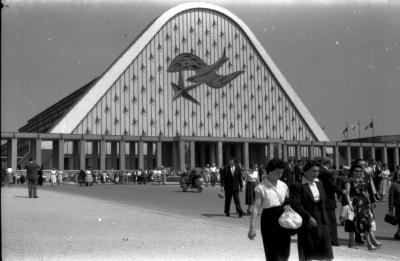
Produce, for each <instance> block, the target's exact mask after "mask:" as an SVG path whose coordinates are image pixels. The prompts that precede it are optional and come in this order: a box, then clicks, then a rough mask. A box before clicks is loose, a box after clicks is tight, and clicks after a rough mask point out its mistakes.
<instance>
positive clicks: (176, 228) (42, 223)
mask: <svg viewBox="0 0 400 261" xmlns="http://www.w3.org/2000/svg"><path fill="white" fill-rule="evenodd" d="M217 191H218V190H217V188H205V190H204V192H203V193H201V194H200V193H195V192H186V193H183V192H181V190H180V188H179V187H178V186H177V185H174V184H169V185H166V186H157V185H156V186H153V185H146V186H144V185H135V184H129V185H114V184H109V185H97V186H93V187H79V186H77V185H72V184H71V185H64V186H61V187H50V186H48V185H47V184H46V186H45V187H43V188H39V196H40V198H39V199H29V198H27V188H26V187H25V186H16V187H3V188H2V189H1V198H2V199H1V203H2V208H1V211H2V212H1V215H2V224H1V225H2V257H3V260H264V253H263V248H262V242H261V235H260V232H259V226H257V237H256V239H255V240H254V241H251V240H249V239H248V238H247V232H248V224H249V217H248V216H245V217H243V218H242V219H239V218H236V215H235V214H234V213H232V215H231V217H230V218H226V217H225V216H224V215H223V213H222V208H223V202H222V201H221V199H218V198H217V196H216V194H217ZM242 194H244V193H242ZM242 196H243V195H242ZM242 202H244V201H242ZM386 204H387V202H380V203H379V204H378V207H377V210H378V211H379V212H382V211H384V209H385V208H384V205H386ZM232 211H233V207H232V209H231V212H232ZM382 219H383V215H382ZM379 228H380V229H379ZM392 234H393V233H392V228H391V227H388V226H386V225H385V224H384V223H383V222H380V221H378V232H377V236H378V238H379V239H380V240H381V241H382V242H383V243H384V246H383V247H382V248H380V249H378V250H377V251H374V252H370V251H367V250H366V247H364V246H360V248H359V249H348V248H347V246H345V245H343V246H340V247H335V248H334V255H335V260H354V261H355V260H374V261H378V260H400V250H399V248H398V246H399V242H398V241H394V240H392V239H391V237H392ZM339 236H340V238H341V241H342V242H343V243H345V242H346V240H345V239H346V234H345V233H344V232H343V227H339ZM297 259H298V257H297V249H296V238H295V237H293V238H292V248H291V255H290V260H297Z"/></svg>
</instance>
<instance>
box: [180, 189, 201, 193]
mask: <svg viewBox="0 0 400 261" xmlns="http://www.w3.org/2000/svg"><path fill="white" fill-rule="evenodd" d="M174 192H184V193H201V192H199V191H197V190H186V191H183V190H174Z"/></svg>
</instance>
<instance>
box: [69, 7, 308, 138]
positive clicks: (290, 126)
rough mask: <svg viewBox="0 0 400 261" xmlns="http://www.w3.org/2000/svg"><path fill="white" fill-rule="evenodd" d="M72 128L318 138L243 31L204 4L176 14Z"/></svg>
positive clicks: (170, 134)
mask: <svg viewBox="0 0 400 261" xmlns="http://www.w3.org/2000/svg"><path fill="white" fill-rule="evenodd" d="M183 54H186V55H183ZM181 57H182V59H180V58H181ZM73 133H91V134H113V135H123V134H125V135H132V136H140V135H145V136H158V135H164V136H167V137H174V136H176V135H182V136H212V137H247V138H274V139H286V140H315V137H314V135H313V134H312V132H311V131H310V129H309V127H308V125H307V124H306V123H305V122H304V120H303V118H302V117H301V116H300V114H299V112H298V111H297V109H296V108H295V106H294V105H293V103H292V102H291V101H290V98H289V97H288V96H287V95H286V93H285V92H284V91H283V89H282V88H281V87H280V84H279V82H278V81H277V80H276V79H275V77H274V75H272V74H271V71H270V70H269V68H268V65H267V64H266V62H265V61H264V60H263V59H262V58H261V57H260V55H259V54H258V53H257V51H256V49H255V48H254V47H253V45H252V43H251V42H250V41H249V39H248V37H247V36H246V35H245V34H244V32H243V31H242V30H241V29H240V28H239V27H238V26H237V25H236V24H235V23H233V22H232V21H231V20H230V19H229V18H227V17H226V16H225V15H223V14H221V13H218V12H215V11H212V10H205V9H193V10H189V11H185V12H182V13H180V14H179V15H177V16H175V17H173V18H171V19H170V20H169V21H168V22H167V23H166V24H165V25H164V26H163V27H162V28H161V29H160V30H159V31H158V33H157V34H156V35H155V36H154V37H153V39H152V40H151V41H150V42H149V43H148V44H147V46H146V47H145V48H144V49H143V50H142V51H141V52H140V54H139V55H138V56H137V57H133V58H132V62H131V64H130V65H129V67H128V68H126V69H125V71H124V72H123V73H122V74H121V75H120V77H119V78H118V79H116V81H115V82H114V84H113V85H112V86H110V88H109V90H108V92H107V93H106V94H105V95H104V96H103V97H102V98H101V99H100V100H99V101H98V102H97V104H96V106H94V107H93V108H92V110H91V111H90V112H89V113H88V115H87V116H86V117H85V118H84V120H82V122H81V123H80V124H79V126H78V127H77V128H76V129H75V130H74V131H73Z"/></svg>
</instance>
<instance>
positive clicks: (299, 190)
mask: <svg viewBox="0 0 400 261" xmlns="http://www.w3.org/2000/svg"><path fill="white" fill-rule="evenodd" d="M303 171H304V176H303V178H302V183H297V182H296V183H294V184H293V185H292V186H291V187H290V201H291V206H292V208H293V209H294V210H295V211H296V212H297V213H299V215H300V216H301V217H302V218H303V224H302V226H301V227H300V229H299V230H298V242H297V244H298V251H299V260H331V259H332V258H333V251H332V246H331V238H330V234H329V224H328V222H329V219H328V218H327V214H326V210H325V201H326V194H325V191H324V187H323V185H322V183H321V182H320V181H319V180H318V179H317V176H318V174H319V165H318V164H317V162H316V161H308V162H307V163H306V164H305V165H304V167H303Z"/></svg>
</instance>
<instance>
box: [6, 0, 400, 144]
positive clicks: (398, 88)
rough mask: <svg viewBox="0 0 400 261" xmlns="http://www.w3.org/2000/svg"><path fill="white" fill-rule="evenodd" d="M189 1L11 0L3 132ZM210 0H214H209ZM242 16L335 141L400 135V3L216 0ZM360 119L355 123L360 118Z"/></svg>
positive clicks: (101, 67)
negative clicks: (178, 6)
mask: <svg viewBox="0 0 400 261" xmlns="http://www.w3.org/2000/svg"><path fill="white" fill-rule="evenodd" d="M183 2H187V1H179V0H172V1H161V0H158V1H155V0H152V1H143V0H142V1H139V0H137V1H123V0H118V1H106V0H86V1H67V0H53V1H51V0H49V1H44V0H42V1H25V0H13V1H2V3H3V5H4V6H3V8H2V10H1V12H2V14H1V131H2V132H4V131H7V132H9V131H11V132H13V131H17V130H18V128H20V127H22V126H23V125H24V124H25V123H26V122H27V121H28V120H29V119H30V118H31V117H33V116H35V115H37V114H38V113H40V112H41V111H43V110H44V109H46V108H48V107H49V106H51V105H53V104H54V103H56V102H57V101H59V100H60V99H62V98H63V97H65V96H67V95H68V94H70V93H72V92H74V91H75V90H77V89H79V88H80V87H81V86H83V85H84V84H86V83H88V82H90V81H91V80H93V79H94V78H95V77H97V76H100V75H101V74H102V73H103V72H104V71H105V70H106V69H107V68H108V67H109V66H110V65H111V63H112V62H114V61H115V59H117V58H118V57H119V55H120V54H121V53H122V52H123V51H124V50H125V49H126V48H127V47H128V46H129V45H130V44H131V43H132V42H133V41H134V40H135V38H136V37H137V36H138V34H140V33H141V32H142V30H143V29H145V28H146V27H147V26H148V25H149V23H150V22H152V21H153V20H154V19H155V18H156V17H158V16H159V15H161V14H162V13H163V12H165V11H167V10H168V9H169V8H171V7H173V6H175V5H177V4H179V3H183ZM205 2H207V1H205ZM208 2H211V3H214V4H217V5H220V6H222V7H224V8H226V9H228V10H230V11H231V12H233V13H234V14H235V15H236V16H238V17H239V18H240V19H242V20H243V21H244V22H245V23H246V24H247V26H248V27H249V28H250V29H251V31H252V32H253V33H254V34H255V36H256V37H257V39H258V40H259V41H260V43H261V44H262V45H263V47H264V49H265V50H266V51H267V53H268V54H269V55H270V57H271V58H272V59H273V61H274V62H275V64H276V65H277V66H278V68H279V69H280V71H281V72H282V73H283V75H284V76H285V77H286V79H287V80H288V81H289V83H290V84H291V86H292V87H293V88H294V90H295V92H296V93H297V94H298V96H299V97H300V99H301V100H302V101H303V103H304V104H305V105H306V107H307V108H308V110H309V111H310V112H311V114H312V115H313V116H314V118H315V119H316V120H317V122H318V123H319V124H320V126H321V127H322V128H323V129H324V131H325V133H326V134H327V136H328V137H329V139H330V140H332V141H335V140H342V139H344V136H343V133H342V132H343V130H344V129H345V128H346V124H348V125H349V138H358V135H359V131H358V129H356V126H357V125H358V122H360V135H361V137H366V136H371V135H372V132H371V130H370V129H368V130H365V127H366V126H367V125H368V124H369V123H370V122H371V120H372V119H373V120H374V132H375V135H400V1H395V0H387V1H383V0H380V1H379V0H377V1H373V0H370V1H360V0H359V1H356V0H354V1H351V0H347V1H334V0H318V1H317V0H314V1H301V0H298V1H295V0H292V1H290V0H285V1H277V0H267V1H261V0H252V1H246V2H245V1H227V0H219V1H208ZM352 125H353V126H354V128H353V129H352V128H351V126H352Z"/></svg>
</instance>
